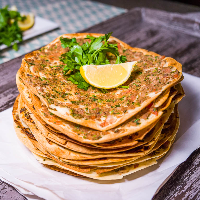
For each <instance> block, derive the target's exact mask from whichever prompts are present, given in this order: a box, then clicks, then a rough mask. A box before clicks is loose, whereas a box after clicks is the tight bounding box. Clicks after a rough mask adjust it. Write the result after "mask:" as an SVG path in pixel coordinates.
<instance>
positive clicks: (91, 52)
mask: <svg viewBox="0 0 200 200" xmlns="http://www.w3.org/2000/svg"><path fill="white" fill-rule="evenodd" d="M111 34H112V33H108V34H105V35H104V36H100V37H97V38H96V37H93V36H90V35H88V36H87V37H86V39H90V40H91V42H86V43H84V44H83V45H80V44H79V43H78V42H77V41H76V38H72V39H68V38H63V37H60V41H61V45H62V47H63V48H67V47H68V48H69V49H70V51H69V52H67V53H64V54H62V55H61V57H60V60H61V61H62V62H63V63H65V66H64V68H63V72H64V74H66V75H67V74H70V77H69V78H68V80H70V81H71V82H72V83H74V84H76V85H77V86H78V87H79V88H81V89H84V90H87V89H88V88H89V87H90V84H88V83H87V82H85V80H84V79H83V77H82V76H81V74H80V67H81V66H83V65H91V64H93V65H105V64H110V62H109V60H108V58H107V53H108V52H110V53H112V54H113V55H115V56H116V64H119V63H124V62H126V60H127V59H126V57H125V56H119V52H118V47H117V44H109V43H108V39H109V38H110V36H111ZM103 92H106V90H104V91H103Z"/></svg>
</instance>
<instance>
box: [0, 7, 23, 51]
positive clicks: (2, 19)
mask: <svg viewBox="0 0 200 200" xmlns="http://www.w3.org/2000/svg"><path fill="white" fill-rule="evenodd" d="M25 18H26V17H22V16H21V15H20V13H19V12H17V11H14V10H9V9H8V6H5V7H4V8H1V9H0V45H1V44H5V45H6V46H10V45H11V44H12V43H14V44H13V46H12V48H13V49H14V50H15V51H17V50H18V45H17V43H16V42H21V41H22V31H21V30H20V28H19V26H18V24H17V21H23V20H24V19H25ZM11 20H13V21H14V22H13V23H11Z"/></svg>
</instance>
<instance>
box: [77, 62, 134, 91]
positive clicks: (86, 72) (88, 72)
mask: <svg viewBox="0 0 200 200" xmlns="http://www.w3.org/2000/svg"><path fill="white" fill-rule="evenodd" d="M135 64H136V61H134V62H127V63H121V64H108V65H85V66H82V67H81V68H80V73H81V75H82V77H83V78H84V79H85V81H86V82H88V83H90V84H91V85H93V86H95V87H98V88H105V89H109V88H115V87H118V86H119V85H121V84H123V83H125V82H126V81H127V80H128V78H129V77H130V75H131V72H132V69H133V67H134V66H135Z"/></svg>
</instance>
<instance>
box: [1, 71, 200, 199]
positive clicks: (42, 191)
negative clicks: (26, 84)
mask: <svg viewBox="0 0 200 200" xmlns="http://www.w3.org/2000/svg"><path fill="white" fill-rule="evenodd" d="M184 76H185V79H184V80H183V81H182V86H183V88H184V90H185V93H186V97H184V98H183V100H182V101H181V102H180V103H179V113H180V120H181V125H180V128H179V131H178V134H177V138H176V142H175V143H174V145H173V146H172V148H171V150H170V151H169V153H168V154H167V155H166V156H165V157H164V158H162V159H161V160H160V161H159V162H158V164H157V165H154V166H152V167H149V168H147V169H144V170H141V171H139V172H137V173H134V174H132V175H129V176H127V177H125V178H124V179H122V180H118V181H97V180H92V179H87V178H77V177H73V176H69V175H66V174H63V173H59V172H56V171H52V170H50V169H47V168H45V167H43V166H42V165H41V164H40V163H38V162H37V161H36V159H35V158H34V156H33V155H32V154H31V152H30V151H29V150H28V149H27V148H26V147H25V146H24V145H23V144H22V143H21V142H20V141H19V140H18V138H17V136H16V134H15V131H14V128H13V122H12V108H10V109H8V110H5V111H3V112H1V113H0V132H1V134H0V176H1V177H3V179H4V180H6V181H8V182H9V183H11V184H13V186H17V188H18V189H19V190H20V188H21V189H22V190H21V192H22V193H24V195H26V194H33V195H37V196H38V197H41V198H44V199H48V200H51V199H52V200H56V199H67V200H85V199H87V200H93V199H96V200H98V199H109V200H122V199H123V200H124V199H126V200H129V199H130V200H132V199H135V200H137V199H138V200H149V199H151V198H152V197H153V195H154V193H155V192H156V190H157V189H158V187H159V186H160V185H161V184H162V183H163V181H164V180H165V179H166V178H167V177H168V176H169V175H170V174H171V173H172V172H173V171H174V169H175V168H176V167H177V166H178V165H179V164H180V163H181V162H183V161H185V160H186V159H187V157H188V156H189V155H190V154H191V153H192V152H193V151H194V150H195V149H197V148H198V147H199V146H200V142H199V141H200V134H199V130H200V78H198V77H195V76H192V75H189V74H184Z"/></svg>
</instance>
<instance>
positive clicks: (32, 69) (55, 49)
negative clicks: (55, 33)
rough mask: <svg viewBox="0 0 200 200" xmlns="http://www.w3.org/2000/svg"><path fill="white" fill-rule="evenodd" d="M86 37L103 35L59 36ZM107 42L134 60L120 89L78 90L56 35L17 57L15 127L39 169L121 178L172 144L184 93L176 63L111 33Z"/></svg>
mask: <svg viewBox="0 0 200 200" xmlns="http://www.w3.org/2000/svg"><path fill="white" fill-rule="evenodd" d="M86 35H91V36H94V37H98V36H100V35H101V34H91V33H90V34H89V33H83V34H82V33H81V34H66V35H63V36H62V37H64V38H74V37H75V38H76V39H77V41H78V42H80V43H82V44H83V43H85V42H86V41H88V39H84V38H85V37H86ZM109 42H110V43H117V45H118V47H119V53H120V55H125V56H126V58H127V61H128V62H131V61H137V66H136V68H135V69H134V70H133V72H132V74H131V76H130V78H129V79H128V81H127V82H126V83H125V84H124V86H125V87H118V88H114V89H109V90H107V91H105V90H100V89H98V88H95V87H90V88H89V89H88V90H87V91H85V90H83V89H80V88H78V87H77V85H76V84H74V83H72V82H71V81H69V80H68V77H67V76H68V75H67V74H63V63H62V62H61V61H60V59H59V57H60V56H61V54H63V53H65V52H67V51H69V49H68V48H62V46H61V42H60V40H59V38H57V39H56V40H54V41H53V42H51V43H50V44H49V45H47V46H45V47H43V48H42V49H40V50H38V51H34V52H32V53H29V54H27V55H26V56H25V58H24V59H23V60H22V65H21V68H20V69H19V71H18V73H17V78H16V80H17V86H18V89H19V92H20V95H19V96H18V97H17V99H16V101H15V104H14V107H13V118H14V127H15V130H16V134H17V136H18V137H19V139H20V140H21V142H22V143H23V144H24V145H25V146H26V147H27V148H28V149H29V150H30V151H31V152H32V153H33V155H34V156H35V158H36V159H37V160H38V161H39V162H40V163H42V164H43V165H44V166H45V167H47V168H50V169H52V170H56V171H59V172H63V173H66V174H70V175H73V176H81V177H88V178H93V179H99V180H115V179H121V178H123V177H124V176H126V175H129V174H131V173H134V172H137V171H139V170H141V169H144V168H146V167H149V166H152V165H154V164H156V163H157V160H158V159H160V158H161V157H163V156H164V155H165V154H166V153H167V152H168V151H169V149H170V147H171V145H172V144H173V142H174V140H175V136H176V133H177V130H178V127H179V114H178V102H179V101H180V100H181V99H182V97H183V96H184V91H183V89H182V86H181V84H180V82H181V80H182V79H183V76H182V66H181V64H180V63H178V62H177V61H176V60H174V59H172V58H169V57H164V56H160V55H158V54H156V53H153V52H149V51H147V50H144V49H139V48H133V47H130V46H128V45H127V44H125V43H123V42H122V41H120V40H118V39H116V38H114V37H110V39H109ZM112 59H114V58H113V57H112V56H111V57H110V62H111V63H112Z"/></svg>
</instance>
